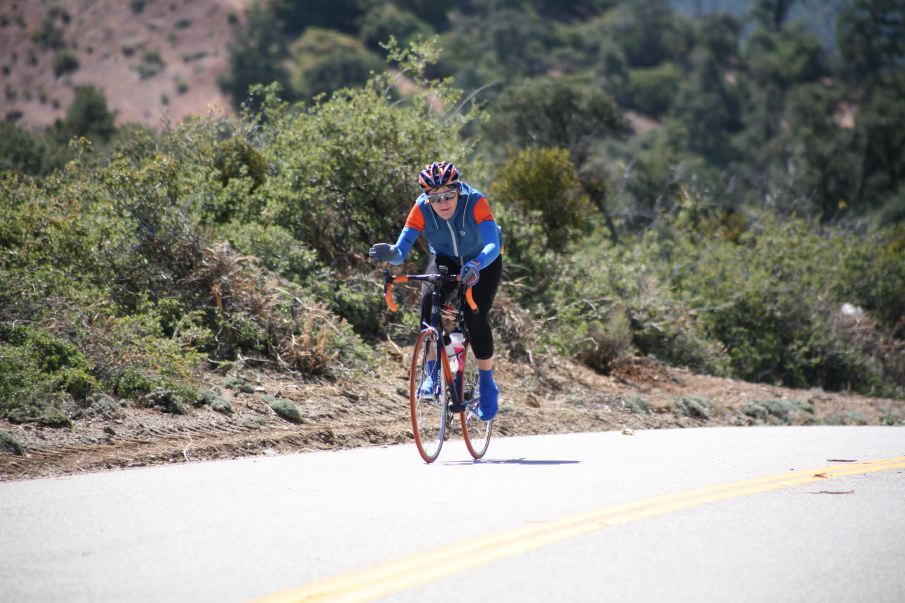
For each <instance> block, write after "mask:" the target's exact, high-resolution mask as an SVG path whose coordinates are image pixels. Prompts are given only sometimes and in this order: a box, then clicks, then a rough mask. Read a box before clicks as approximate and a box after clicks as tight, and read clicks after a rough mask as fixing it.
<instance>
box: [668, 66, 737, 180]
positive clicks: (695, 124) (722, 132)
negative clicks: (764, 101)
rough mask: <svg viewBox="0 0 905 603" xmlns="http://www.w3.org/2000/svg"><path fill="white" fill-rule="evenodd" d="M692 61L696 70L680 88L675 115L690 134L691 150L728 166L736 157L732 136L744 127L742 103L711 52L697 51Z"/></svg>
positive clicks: (674, 110) (689, 145)
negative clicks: (731, 141) (732, 146)
mask: <svg viewBox="0 0 905 603" xmlns="http://www.w3.org/2000/svg"><path fill="white" fill-rule="evenodd" d="M692 60H693V61H694V64H695V66H694V69H693V71H692V73H691V76H690V77H689V78H688V79H686V80H685V81H684V82H683V83H682V85H681V86H680V88H679V94H678V96H677V98H676V100H675V104H674V106H673V113H674V115H675V116H676V117H677V118H678V120H679V121H680V122H681V123H682V125H684V126H685V129H686V130H687V131H688V148H689V149H690V150H691V151H694V152H695V153H698V154H700V155H702V156H703V157H705V158H707V159H708V161H710V162H711V163H713V164H714V165H722V166H724V165H726V164H727V163H728V162H729V161H730V160H731V159H732V155H733V154H732V148H731V144H730V136H731V135H732V134H735V133H737V132H738V131H740V130H741V128H742V121H741V101H740V98H739V96H738V93H737V91H736V89H735V88H734V86H733V85H732V84H730V83H727V81H726V78H725V76H724V72H723V69H722V68H721V65H720V62H719V60H718V59H717V58H716V57H714V56H713V55H712V54H711V53H710V52H709V51H707V50H703V49H698V50H696V51H695V54H694V57H693V59H692Z"/></svg>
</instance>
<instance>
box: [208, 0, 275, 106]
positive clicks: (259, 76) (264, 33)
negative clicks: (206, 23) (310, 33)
mask: <svg viewBox="0 0 905 603" xmlns="http://www.w3.org/2000/svg"><path fill="white" fill-rule="evenodd" d="M246 15H247V18H248V25H247V27H246V28H244V29H240V30H238V31H237V32H236V38H235V40H234V41H233V42H232V43H230V44H229V45H228V47H227V50H228V53H229V66H230V69H229V72H228V74H227V75H225V76H223V77H222V78H221V79H220V81H219V84H220V88H221V89H223V91H224V92H226V93H227V94H228V95H229V96H230V97H231V98H232V101H233V104H234V105H235V106H236V107H239V106H241V105H242V103H244V102H246V101H248V102H252V104H254V101H253V100H252V99H249V97H248V89H249V88H250V87H251V86H252V85H254V84H270V83H272V82H279V83H280V84H281V85H282V86H283V87H284V88H285V87H286V82H287V81H288V79H289V76H288V74H287V73H286V70H285V68H284V67H283V60H284V58H285V56H286V41H285V36H284V35H283V33H282V30H281V27H280V22H279V20H278V19H277V18H276V17H275V16H274V14H273V13H272V12H271V11H270V10H268V9H267V8H265V7H263V6H262V5H260V4H254V5H252V8H250V9H249V10H248V12H247V13H246Z"/></svg>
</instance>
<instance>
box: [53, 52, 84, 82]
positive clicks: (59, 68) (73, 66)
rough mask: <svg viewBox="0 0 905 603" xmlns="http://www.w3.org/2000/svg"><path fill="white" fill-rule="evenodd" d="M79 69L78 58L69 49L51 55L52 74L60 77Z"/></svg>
mask: <svg viewBox="0 0 905 603" xmlns="http://www.w3.org/2000/svg"><path fill="white" fill-rule="evenodd" d="M78 69H79V58H78V57H77V56H76V54H75V53H74V52H72V51H71V50H64V51H62V52H58V53H57V54H55V55H54V57H53V74H54V75H55V76H56V77H60V76H62V75H65V74H67V73H72V72H73V71H78Z"/></svg>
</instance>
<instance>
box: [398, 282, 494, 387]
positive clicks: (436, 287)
mask: <svg viewBox="0 0 905 603" xmlns="http://www.w3.org/2000/svg"><path fill="white" fill-rule="evenodd" d="M438 270H439V272H440V273H439V274H408V275H404V276H403V275H400V276H394V277H391V276H390V273H389V270H384V271H383V294H384V299H386V303H387V307H388V308H389V309H390V311H392V312H396V311H397V310H398V309H399V307H398V306H397V305H396V303H395V302H394V301H393V285H394V284H395V283H407V282H411V281H420V282H426V283H428V284H429V285H430V286H431V317H430V324H422V327H423V328H424V329H432V330H433V331H435V332H436V333H437V335H438V337H439V338H440V341H443V336H444V333H443V320H442V311H441V308H440V298H441V297H442V296H441V293H440V287H441V286H442V285H444V284H446V283H453V282H459V287H458V288H459V291H458V294H459V307H458V308H457V310H456V312H457V317H458V321H457V324H456V325H455V326H456V327H457V328H460V329H461V330H462V332H463V333H464V334H465V341H466V346H467V345H469V343H470V341H471V337H470V335H469V333H468V326H467V325H466V324H465V320H464V312H465V309H464V306H463V300H464V302H465V303H467V304H468V307H469V308H471V309H472V310H473V311H475V312H477V310H478V305H477V304H476V303H475V301H474V297H473V294H472V291H471V288H470V287H465V286H464V285H462V284H461V282H460V281H459V277H458V275H450V274H447V273H446V267H445V266H440V267H439V268H438ZM463 291H464V294H463ZM441 349H442V348H441ZM439 356H442V358H437V360H438V361H439V362H440V363H441V366H442V367H443V377H444V379H445V380H446V382H447V384H448V386H451V387H452V391H453V393H454V396H453V399H455V400H458V402H459V404H462V403H463V402H464V399H465V391H464V382H463V383H461V384H457V383H456V378H455V376H454V375H453V374H452V370H451V369H450V366H449V358H447V357H446V354H442V353H440V354H439Z"/></svg>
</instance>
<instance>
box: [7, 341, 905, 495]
mask: <svg viewBox="0 0 905 603" xmlns="http://www.w3.org/2000/svg"><path fill="white" fill-rule="evenodd" d="M381 351H382V352H385V353H384V354H383V356H384V357H385V358H386V361H385V363H384V365H383V366H381V367H378V370H376V371H375V376H373V377H363V378H358V379H356V380H354V381H351V380H350V381H342V380H341V381H338V382H322V383H321V382H311V383H304V382H299V381H296V380H293V379H291V378H289V377H288V376H286V375H283V374H278V373H272V372H268V371H265V370H259V369H258V370H250V369H249V370H239V371H236V372H233V373H231V374H229V375H225V376H224V375H219V374H216V373H207V374H205V375H204V376H203V381H204V383H205V384H206V386H207V387H209V388H210V389H211V390H213V391H214V392H216V393H218V394H219V395H220V396H221V397H222V399H223V400H226V401H228V402H229V404H230V406H231V408H232V413H230V414H224V413H222V412H217V411H215V410H213V409H212V408H211V406H210V405H202V406H194V407H187V408H185V409H184V414H171V413H167V412H163V411H161V410H159V409H156V408H148V407H144V406H141V405H140V404H136V403H134V402H129V403H126V402H124V401H117V403H116V405H115V407H114V408H112V409H110V408H107V409H106V410H105V411H104V412H96V411H93V410H91V409H88V411H87V412H86V413H85V416H84V417H82V418H79V419H76V420H74V421H73V425H72V427H69V428H47V427H39V426H35V425H13V424H10V423H8V422H5V421H2V420H0V430H3V431H5V432H6V433H8V434H9V435H10V436H12V437H13V438H14V439H15V440H16V441H17V442H18V443H19V444H20V445H21V446H22V449H23V450H22V454H14V453H12V452H9V451H3V452H0V479H2V480H9V479H21V478H34V477H50V476H57V475H65V474H73V473H79V472H84V471H99V470H105V469H115V468H125V467H139V466H147V465H159V464H166V463H184V462H192V461H198V460H208V459H225V458H236V457H242V456H249V455H272V454H283V453H290V452H305V451H314V450H337V449H342V448H354V447H361V446H385V445H389V444H401V443H408V442H411V441H412V436H411V427H410V425H409V415H408V372H407V368H406V366H405V360H404V359H403V356H402V355H400V353H399V352H398V351H397V350H395V349H393V348H392V346H389V345H387V346H386V348H385V349H383V350H381ZM403 354H404V352H403ZM496 373H497V376H498V381H499V383H500V386H501V391H502V397H501V401H502V406H501V411H500V415H499V418H498V420H497V422H496V424H495V432H496V434H497V435H498V436H512V435H531V434H544V433H568V432H594V431H612V430H619V431H622V432H623V433H624V434H626V436H627V437H630V436H631V435H633V434H634V433H635V432H636V431H638V430H641V429H659V428H675V427H702V426H718V425H738V426H745V425H759V424H773V425H783V424H789V425H809V424H850V425H860V424H865V425H866V424H869V425H884V424H902V423H905V401H902V400H890V399H881V398H868V397H863V396H856V395H846V394H842V393H828V392H824V391H821V390H816V389H812V390H793V389H787V388H782V387H778V386H771V385H763V384H752V383H746V382H742V381H736V380H732V379H720V378H716V377H707V376H702V375H695V374H692V373H689V372H687V371H685V370H681V369H676V368H672V367H667V366H664V365H662V364H659V363H657V362H656V361H653V360H650V359H634V360H631V361H629V362H626V363H623V364H622V365H620V366H619V367H617V368H616V369H615V370H614V371H613V372H612V374H610V375H600V374H597V373H595V372H594V371H592V370H590V369H588V368H586V367H584V366H581V365H576V364H573V363H571V362H567V361H563V360H558V359H552V358H542V359H539V360H537V361H536V362H535V364H534V365H526V364H518V363H513V362H508V361H505V360H502V361H499V362H498V364H497V371H496ZM275 399H277V400H285V401H289V402H291V403H293V404H294V405H295V407H296V408H297V409H298V411H299V421H298V422H292V421H289V420H286V419H284V418H282V417H281V416H279V415H278V414H277V413H276V412H275V411H274V409H273V408H272V405H271V402H272V401H273V400H275ZM453 437H457V434H455V433H454V435H453ZM492 450H493V444H492V443H491V453H490V454H491V455H492ZM412 460H413V462H418V461H417V452H416V451H415V449H414V446H413V448H412Z"/></svg>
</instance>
